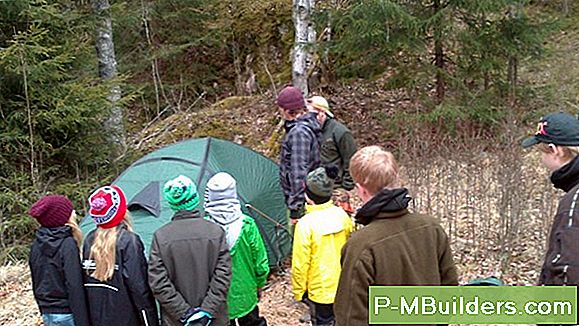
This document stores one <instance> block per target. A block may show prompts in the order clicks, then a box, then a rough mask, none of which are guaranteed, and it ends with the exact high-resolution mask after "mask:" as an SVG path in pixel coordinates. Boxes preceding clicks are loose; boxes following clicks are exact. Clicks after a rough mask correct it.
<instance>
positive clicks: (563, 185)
mask: <svg viewBox="0 0 579 326" xmlns="http://www.w3.org/2000/svg"><path fill="white" fill-rule="evenodd" d="M522 145H523V147H525V148H526V147H531V146H533V145H536V148H537V149H538V150H539V152H540V153H541V161H542V163H543V165H544V166H545V167H547V169H548V170H549V172H550V173H551V182H552V183H553V186H554V187H555V188H557V189H561V190H563V191H565V195H564V196H563V197H562V198H561V200H560V201H559V206H558V207H557V213H556V215H555V219H554V220H553V225H552V226H551V233H550V236H549V244H548V246H549V247H548V249H547V253H546V255H545V261H544V263H543V267H542V269H541V275H540V277H539V284H540V285H578V284H579V221H578V220H579V216H578V215H579V205H577V201H578V200H579V199H578V198H579V158H578V157H579V156H577V153H579V147H578V146H579V120H577V118H575V117H574V116H572V115H570V114H568V113H564V112H557V113H551V114H548V115H547V116H545V117H544V118H542V119H541V121H540V122H539V126H538V129H537V132H536V134H535V135H534V136H531V137H529V138H527V139H525V140H524V141H523V144H522Z"/></svg>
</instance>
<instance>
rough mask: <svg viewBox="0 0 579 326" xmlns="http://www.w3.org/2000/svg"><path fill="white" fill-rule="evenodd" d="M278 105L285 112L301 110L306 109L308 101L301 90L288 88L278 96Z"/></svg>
mask: <svg viewBox="0 0 579 326" xmlns="http://www.w3.org/2000/svg"><path fill="white" fill-rule="evenodd" d="M277 105H279V106H280V107H281V108H282V109H284V110H299V109H303V108H305V107H306V101H305V100H304V95H303V94H302V91H301V90H300V89H299V88H297V87H293V86H287V87H286V88H284V89H282V90H281V92H280V93H279V95H278V96H277Z"/></svg>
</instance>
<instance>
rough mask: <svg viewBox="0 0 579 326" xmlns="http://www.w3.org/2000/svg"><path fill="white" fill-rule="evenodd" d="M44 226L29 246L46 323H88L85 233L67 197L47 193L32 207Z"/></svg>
mask: <svg viewBox="0 0 579 326" xmlns="http://www.w3.org/2000/svg"><path fill="white" fill-rule="evenodd" d="M29 213H30V215H31V216H32V217H34V218H36V219H37V220H38V222H39V223H40V225H41V226H42V227H41V228H40V229H38V231H37V232H36V239H35V240H34V242H33V243H32V247H31V249H30V258H29V264H30V271H31V275H32V290H33V292H34V298H35V299H36V302H37V303H38V307H39V308H40V312H41V313H42V319H43V320H44V325H46V326H51V325H64V326H75V325H76V326H85V325H86V326H88V325H89V315H88V309H87V305H86V297H85V293H84V288H83V286H82V269H81V265H80V254H79V250H78V246H79V244H80V241H81V238H82V234H81V232H80V229H79V228H78V225H77V224H76V214H75V213H74V209H73V206H72V203H71V202H70V200H68V198H66V197H64V196H58V195H49V196H45V197H43V198H42V199H40V200H39V201H37V202H36V203H34V205H32V207H31V208H30V211H29Z"/></svg>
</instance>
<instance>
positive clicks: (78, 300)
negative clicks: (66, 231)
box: [62, 238, 90, 326]
mask: <svg viewBox="0 0 579 326" xmlns="http://www.w3.org/2000/svg"><path fill="white" fill-rule="evenodd" d="M62 263H63V267H64V268H63V271H64V279H65V283H66V290H67V293H68V302H69V304H70V310H71V312H72V316H73V318H74V324H75V325H78V326H85V325H86V326H89V325H90V321H89V313H88V307H87V301H86V295H85V293H84V285H83V284H84V283H83V278H82V273H83V272H82V268H81V264H80V254H79V251H78V247H77V246H76V241H74V239H72V238H70V239H67V240H66V241H64V242H63V244H62Z"/></svg>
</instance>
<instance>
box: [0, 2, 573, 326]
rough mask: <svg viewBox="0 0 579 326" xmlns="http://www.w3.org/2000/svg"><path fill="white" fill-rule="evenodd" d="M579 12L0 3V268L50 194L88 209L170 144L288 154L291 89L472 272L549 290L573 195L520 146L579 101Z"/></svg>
mask: <svg viewBox="0 0 579 326" xmlns="http://www.w3.org/2000/svg"><path fill="white" fill-rule="evenodd" d="M578 18H579V3H578V2H576V1H572V0H553V1H546V0H478V1H474V0H369V1H350V0H323V1H315V0H294V1H293V3H292V1H281V0H263V1H239V0H219V1H218V0H157V1H151V0H139V1H122V0H90V1H88V0H80V1H72V0H0V116H1V119H0V146H1V152H0V184H1V186H0V189H1V190H0V265H6V266H13V265H18V264H19V263H21V262H22V261H25V260H26V259H27V257H28V251H29V246H30V243H31V240H32V239H33V236H34V232H35V230H36V228H37V226H38V224H37V223H36V221H34V219H32V218H30V217H29V215H28V213H27V212H28V209H29V208H30V205H31V204H32V203H34V202H35V201H36V200H37V199H38V198H39V197H41V196H42V195H44V194H47V193H58V194H63V195H66V196H68V197H69V198H70V199H71V200H72V201H73V202H74V205H75V208H76V210H77V213H78V216H80V217H82V216H84V215H85V214H86V213H87V208H88V207H87V205H88V203H87V199H88V196H89V194H90V193H91V192H92V191H93V190H94V189H96V188H97V187H98V186H99V185H102V184H106V183H110V182H111V181H112V180H114V179H115V178H116V177H117V176H118V175H119V174H120V173H121V172H122V171H123V170H124V169H125V168H126V167H128V166H129V165H130V164H131V163H132V162H134V161H135V160H136V159H138V158H139V157H142V156H143V155H145V154H147V153H149V152H151V151H152V150H154V149H157V148H159V147H162V146H165V145H168V144H172V143H175V142H177V141H180V140H184V139H189V138H198V137H205V136H211V137H216V138H222V139H227V140H231V141H234V142H236V143H239V144H242V145H245V146H247V147H250V148H253V149H254V150H257V151H259V152H261V153H263V154H264V155H266V156H268V157H270V158H272V159H273V160H274V161H275V160H277V159H278V158H277V156H278V155H277V154H278V153H279V143H280V141H281V133H282V131H281V128H280V117H279V115H278V114H277V107H276V104H275V98H276V96H277V93H278V92H279V91H280V90H281V89H282V88H283V87H284V86H285V85H288V84H294V85H296V86H299V87H300V88H301V89H302V90H303V91H304V93H305V94H306V95H322V96H324V97H326V98H327V99H328V100H329V102H330V106H331V107H332V110H333V111H334V112H335V114H336V117H337V119H338V120H340V121H342V122H344V124H345V125H347V126H348V127H349V128H350V129H351V130H352V132H353V134H354V136H355V138H356V141H357V143H358V146H359V147H360V146H364V145H370V144H379V145H382V146H384V147H385V148H386V149H388V150H390V151H392V152H393V153H394V154H395V156H396V157H397V159H398V160H399V161H400V163H401V166H402V170H403V174H404V180H405V183H406V186H407V187H408V188H409V189H411V192H412V193H413V196H414V198H415V200H414V203H413V205H414V208H415V209H417V210H420V211H424V212H425V213H429V214H432V215H435V216H437V217H438V218H440V220H441V223H442V224H443V226H444V227H445V230H447V232H448V234H449V237H450V240H451V244H452V246H453V250H454V254H455V260H456V262H457V264H458V265H460V274H461V278H462V279H463V280H467V279H469V278H471V277H476V276H488V275H491V274H493V275H497V276H500V277H502V278H503V279H505V280H506V281H507V282H509V283H511V284H520V285H523V284H533V282H534V280H535V279H536V277H537V273H538V270H539V269H540V262H541V260H542V258H543V257H542V256H541V255H542V253H543V252H544V249H545V248H544V246H545V244H544V243H545V241H546V237H547V234H548V231H549V230H548V226H549V225H550V219H551V218H552V216H553V213H554V209H555V207H556V204H557V200H556V196H557V194H558V193H557V192H556V191H555V190H554V189H553V188H552V185H551V184H550V183H549V180H548V173H547V171H546V170H544V169H543V168H541V167H540V166H539V159H538V155H537V153H535V152H532V151H524V150H523V149H522V148H521V146H520V141H521V140H522V139H523V138H524V137H526V136H528V135H531V134H533V133H534V132H535V128H536V123H537V122H538V120H539V118H540V117H541V116H543V115H544V114H546V113H548V112H554V111H559V110H561V111H566V112H568V113H571V114H577V113H578V108H579V78H578V77H577V76H579V68H577V67H579V65H578V63H579V57H578V53H579V19H578ZM0 274H1V273H0ZM276 277H278V278H279V280H278V281H279V282H277V283H276V284H274V285H273V286H272V289H273V290H272V291H274V290H275V291H282V292H283V291H287V287H288V285H287V284H285V283H284V276H276ZM0 281H1V282H0V285H1V286H0V288H2V287H4V288H7V287H8V286H9V283H10V282H8V281H6V278H2V277H0ZM10 286H12V285H10ZM6 291H8V290H5V289H4V290H3V291H0V299H1V298H2V296H3V294H2V293H7V292H6ZM267 300H270V301H267ZM275 300H276V298H275V296H273V295H272V296H270V298H269V299H266V301H265V303H263V304H264V305H265V306H267V305H269V304H271V305H274V306H275V305H279V304H280V303H279V302H277V303H276V302H275ZM282 304H285V303H282ZM288 309H290V310H291V309H295V307H289V308H288ZM9 314H10V312H6V314H4V312H2V313H0V315H2V318H5V319H4V320H5V321H7V320H10V321H13V319H10V318H12V317H4V316H8V315H9ZM286 317H287V316H283V315H280V316H277V317H276V318H279V319H278V320H279V324H281V323H282V322H286V323H293V322H294V321H293V319H295V318H293V317H292V318H293V319H292V318H290V317H287V319H284V318H286ZM2 318H0V321H2V320H3V319H2ZM289 320H292V321H291V322H290V321H289Z"/></svg>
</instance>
